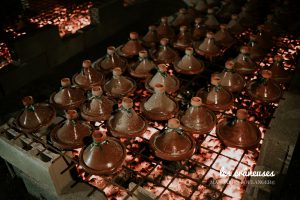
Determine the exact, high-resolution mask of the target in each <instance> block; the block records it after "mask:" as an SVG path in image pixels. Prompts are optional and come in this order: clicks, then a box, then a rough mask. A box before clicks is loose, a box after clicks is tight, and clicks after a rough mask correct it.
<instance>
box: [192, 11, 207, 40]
mask: <svg viewBox="0 0 300 200" xmlns="http://www.w3.org/2000/svg"><path fill="white" fill-rule="evenodd" d="M206 33H207V28H206V25H205V24H204V20H203V18H200V17H198V18H196V19H195V26H194V31H193V35H192V38H193V40H194V41H200V40H202V39H204V38H205V36H206Z"/></svg>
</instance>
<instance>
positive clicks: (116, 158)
mask: <svg viewBox="0 0 300 200" xmlns="http://www.w3.org/2000/svg"><path fill="white" fill-rule="evenodd" d="M93 140H94V142H93V143H92V144H90V145H89V146H87V147H85V148H83V149H82V150H81V152H80V155H79V164H80V166H82V168H83V170H84V171H86V172H87V173H89V174H94V175H111V174H113V173H115V172H117V171H118V170H119V169H120V168H121V166H122V164H123V162H124V161H125V157H126V148H125V147H124V145H123V144H122V143H121V142H120V141H119V140H117V139H115V138H112V137H107V136H106V134H105V133H104V132H101V131H98V130H97V131H94V133H93Z"/></svg>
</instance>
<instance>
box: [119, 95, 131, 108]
mask: <svg viewBox="0 0 300 200" xmlns="http://www.w3.org/2000/svg"><path fill="white" fill-rule="evenodd" d="M122 106H123V107H124V108H125V109H129V108H132V107H133V100H132V99H131V98H128V97H124V98H123V99H122Z"/></svg>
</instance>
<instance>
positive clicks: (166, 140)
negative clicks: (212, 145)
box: [149, 118, 195, 161]
mask: <svg viewBox="0 0 300 200" xmlns="http://www.w3.org/2000/svg"><path fill="white" fill-rule="evenodd" d="M149 143H150V146H151V148H152V150H153V151H154V154H155V155H156V156H157V157H159V158H161V159H163V160H168V161H180V160H186V159H188V158H190V157H191V156H192V155H193V154H194V152H195V141H194V139H193V137H192V136H190V135H189V134H187V133H185V132H184V131H182V130H181V129H180V122H179V120H178V119H175V118H173V119H170V120H169V121H168V128H167V129H166V130H165V131H164V132H162V133H159V132H158V133H155V134H153V135H152V137H151V138H150V141H149Z"/></svg>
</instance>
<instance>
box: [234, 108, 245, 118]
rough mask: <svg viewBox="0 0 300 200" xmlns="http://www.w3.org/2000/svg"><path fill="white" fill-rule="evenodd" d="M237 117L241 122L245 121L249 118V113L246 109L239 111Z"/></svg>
mask: <svg viewBox="0 0 300 200" xmlns="http://www.w3.org/2000/svg"><path fill="white" fill-rule="evenodd" d="M236 117H237V118H238V119H240V120H245V119H247V118H248V111H247V110H246V109H239V110H237V112H236Z"/></svg>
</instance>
